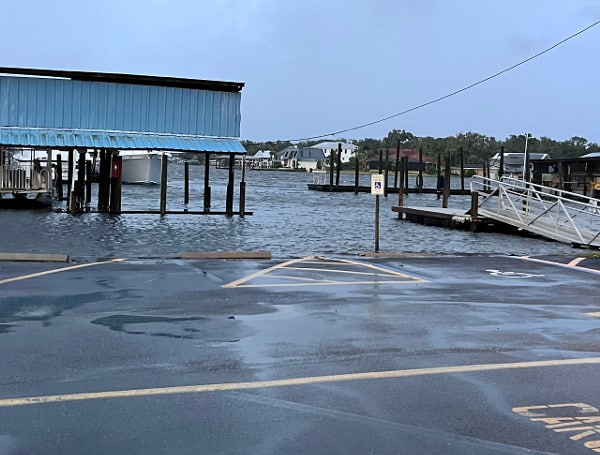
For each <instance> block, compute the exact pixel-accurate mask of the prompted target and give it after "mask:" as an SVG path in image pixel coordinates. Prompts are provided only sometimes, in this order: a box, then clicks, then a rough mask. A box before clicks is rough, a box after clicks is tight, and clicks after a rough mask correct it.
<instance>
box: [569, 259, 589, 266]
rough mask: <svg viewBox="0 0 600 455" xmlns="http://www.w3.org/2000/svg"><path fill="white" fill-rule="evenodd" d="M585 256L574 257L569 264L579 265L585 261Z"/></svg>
mask: <svg viewBox="0 0 600 455" xmlns="http://www.w3.org/2000/svg"><path fill="white" fill-rule="evenodd" d="M584 259H585V258H575V259H573V260H572V261H571V262H569V263H568V265H570V266H571V267H575V266H577V265H578V264H579V263H580V262H581V261H583V260H584Z"/></svg>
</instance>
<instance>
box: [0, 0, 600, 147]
mask: <svg viewBox="0 0 600 455" xmlns="http://www.w3.org/2000/svg"><path fill="white" fill-rule="evenodd" d="M2 9H3V17H2V39H1V40H0V66H16V67H31V68H56V69H70V70H82V71H103V72H124V73H136V74H138V73H139V74H150V75H157V76H178V77H187V78H197V79H214V80H225V81H236V82H244V83H245V84H246V86H245V87H244V89H243V91H242V126H241V131H242V139H249V140H278V139H281V140H286V139H290V140H291V139H300V138H305V137H311V136H318V135H325V134H328V133H331V132H335V131H339V130H343V129H346V128H352V127H355V126H358V125H361V124H364V123H368V122H372V121H375V120H378V119H381V118H383V117H387V116H390V115H393V114H395V113H398V112H401V111H404V110H406V109H410V108H412V107H414V106H417V105H420V104H422V103H424V102H427V101H429V100H432V99H435V98H438V97H441V96H444V95H446V94H448V93H451V92H453V91H455V90H457V89H460V88H462V87H464V86H467V85H469V84H471V83H473V82H476V81H478V80H480V79H483V78H485V77H487V76H490V75H492V74H494V73H496V72H497V71H500V70H502V69H504V68H506V67H509V66H511V65H513V64H515V63H517V62H519V61H521V60H523V59H525V58H528V57H530V56H532V55H534V54H535V53H537V52H539V51H541V50H544V49H546V48H548V47H549V46H551V45H553V44H555V43H556V42H558V41H560V40H561V39H563V38H565V37H567V36H569V35H571V34H572V33H575V32H577V31H578V30H580V29H582V28H584V27H586V26H588V25H590V24H592V23H593V22H595V21H597V20H599V19H600V2H598V1H597V0H364V1H363V0H299V1H292V0H144V1H141V0H140V1H138V0H102V1H99V0H98V1H96V0H94V1H90V0H53V1H48V0H19V1H16V0H6V1H5V2H4V3H3V8H2ZM599 43H600V26H596V27H594V28H592V29H590V30H588V31H587V32H586V33H583V34H582V35H580V36H578V37H576V38H574V39H572V40H570V41H568V42H567V43H565V44H563V45H561V46H559V47H558V48H556V49H554V50H552V51H551V52H549V53H547V54H545V55H543V56H541V57H539V58H537V59H535V60H533V61H531V62H529V63H527V64H526V65H523V66H521V67H519V68H517V69H515V70H513V71H511V72H509V73H506V74H503V75H502V76H500V77H498V78H495V79H493V80H491V81H489V82H487V83H485V84H483V85H480V86H478V87H475V88H473V89H471V90H469V91H467V92H464V93H462V94H459V95H456V96H454V97H452V98H450V99H447V100H444V101H442V102H440V103H436V104H433V105H430V106H427V107H425V108H423V109H419V110H417V111H414V112H411V113H409V114H406V115H403V116H400V117H396V118H393V119H390V120H388V121H385V122H381V123H378V124H376V125H373V126H370V127H367V128H362V129H358V130H355V131H352V132H348V133H344V134H341V135H338V136H337V137H336V138H339V137H346V138H354V139H360V138H365V137H372V138H377V139H380V138H382V137H384V136H386V135H387V133H388V131H390V130H392V129H405V130H408V131H410V132H412V133H413V134H415V135H418V136H434V137H444V136H450V135H455V134H457V133H460V132H467V131H473V132H477V133H481V134H485V135H487V136H494V137H496V138H497V139H504V138H506V137H507V136H509V135H511V134H524V133H525V132H531V133H532V134H533V135H534V136H535V137H541V136H547V137H550V138H553V139H556V140H565V139H569V138H570V137H572V136H583V137H585V138H587V139H588V140H589V141H591V142H596V143H600V122H599V111H600V83H599V82H600V57H599V55H600V51H599V47H600V46H599ZM328 138H333V136H329V137H328Z"/></svg>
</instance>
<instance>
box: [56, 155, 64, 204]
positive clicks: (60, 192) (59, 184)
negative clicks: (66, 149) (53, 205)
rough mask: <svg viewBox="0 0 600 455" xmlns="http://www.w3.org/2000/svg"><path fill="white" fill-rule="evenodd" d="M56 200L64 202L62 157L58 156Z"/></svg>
mask: <svg viewBox="0 0 600 455" xmlns="http://www.w3.org/2000/svg"><path fill="white" fill-rule="evenodd" d="M56 199H58V200H59V201H62V200H63V179H62V156H61V154H60V153H59V154H57V156H56Z"/></svg>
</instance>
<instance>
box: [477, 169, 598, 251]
mask: <svg viewBox="0 0 600 455" xmlns="http://www.w3.org/2000/svg"><path fill="white" fill-rule="evenodd" d="M471 192H472V193H475V192H476V193H477V194H478V203H477V216H480V217H486V218H490V219H493V220H496V221H500V222H502V223H506V224H509V225H511V226H515V227H517V228H519V229H522V230H524V231H528V232H531V233H533V234H537V235H540V236H543V237H547V238H550V239H553V240H556V241H559V242H563V243H570V244H571V245H573V246H586V247H593V248H600V200H599V199H595V198H592V197H589V196H584V195H581V194H578V193H572V192H569V191H564V190H559V189H556V188H551V187H548V186H543V185H536V184H533V183H529V182H525V181H523V180H519V179H514V178H503V179H501V180H495V179H489V178H484V177H479V176H475V177H473V178H472V179H471Z"/></svg>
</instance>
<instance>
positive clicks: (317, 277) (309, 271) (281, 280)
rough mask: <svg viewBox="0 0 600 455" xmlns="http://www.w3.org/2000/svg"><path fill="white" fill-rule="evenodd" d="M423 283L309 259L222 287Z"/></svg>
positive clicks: (367, 267)
mask: <svg viewBox="0 0 600 455" xmlns="http://www.w3.org/2000/svg"><path fill="white" fill-rule="evenodd" d="M424 281H425V280H423V279H421V278H418V277H414V276H411V275H407V274H405V273H401V272H396V271H394V270H390V269H387V268H384V267H381V266H378V265H374V264H370V263H365V262H359V261H351V260H348V259H329V258H326V257H322V256H319V257H315V256H308V257H305V258H301V259H293V260H290V261H286V262H282V263H280V264H276V265H274V266H273V267H269V268H266V269H264V270H261V271H259V272H256V273H253V274H251V275H248V276H246V277H243V278H240V279H239V280H235V281H232V282H231V283H227V284H225V285H223V287H224V288H239V287H246V288H249V287H254V288H265V287H305V286H334V285H338V286H339V285H357V284H407V283H422V282H424Z"/></svg>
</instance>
